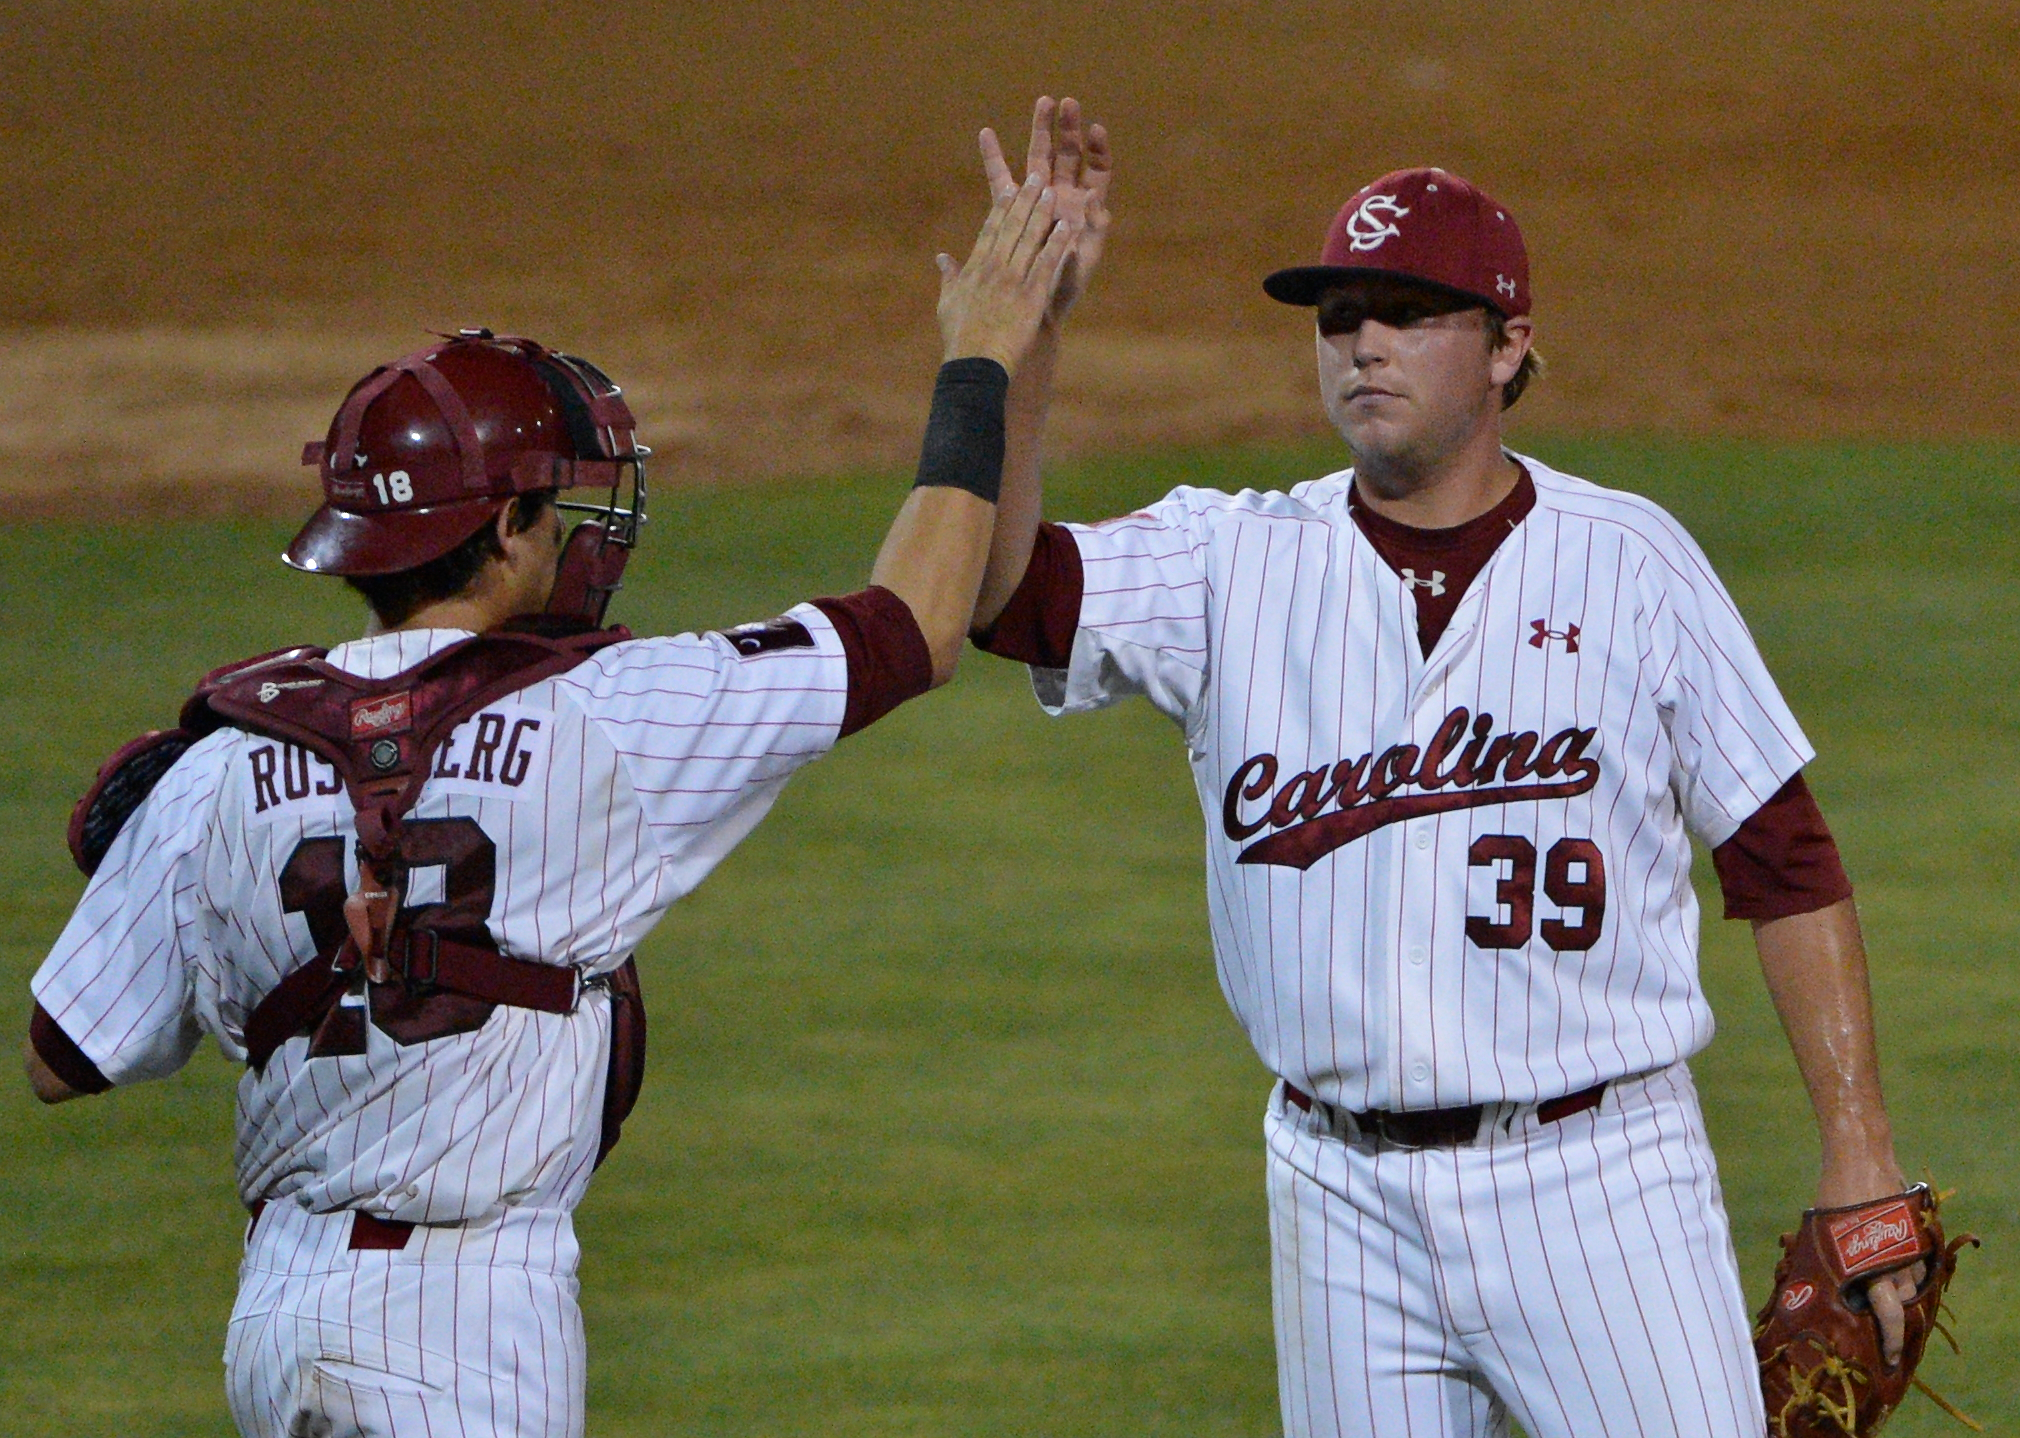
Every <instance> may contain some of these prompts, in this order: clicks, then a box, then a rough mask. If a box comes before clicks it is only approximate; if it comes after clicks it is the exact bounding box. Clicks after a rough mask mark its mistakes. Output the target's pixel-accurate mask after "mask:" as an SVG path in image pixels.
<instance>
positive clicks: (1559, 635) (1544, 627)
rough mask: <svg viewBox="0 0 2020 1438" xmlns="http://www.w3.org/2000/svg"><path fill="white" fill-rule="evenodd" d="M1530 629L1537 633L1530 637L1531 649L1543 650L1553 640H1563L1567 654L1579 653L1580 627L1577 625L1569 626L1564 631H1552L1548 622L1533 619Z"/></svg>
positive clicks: (1530, 622)
mask: <svg viewBox="0 0 2020 1438" xmlns="http://www.w3.org/2000/svg"><path fill="white" fill-rule="evenodd" d="M1529 627H1530V628H1531V629H1533V630H1535V631H1536V632H1535V633H1534V634H1531V635H1530V636H1529V647H1530V648H1531V649H1541V648H1542V647H1543V646H1544V645H1545V644H1547V643H1549V642H1550V641H1551V640H1552V639H1562V640H1563V641H1564V652H1565V653H1566V654H1576V653H1577V652H1578V626H1577V625H1576V624H1567V625H1565V626H1564V627H1563V628H1562V629H1552V628H1551V627H1550V625H1549V622H1548V621H1547V620H1542V619H1532V620H1530V621H1529Z"/></svg>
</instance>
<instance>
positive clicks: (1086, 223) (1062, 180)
mask: <svg viewBox="0 0 2020 1438" xmlns="http://www.w3.org/2000/svg"><path fill="white" fill-rule="evenodd" d="M981 138H982V172H983V174H984V175H985V176H986V177H987V179H988V182H989V193H990V196H991V197H992V198H994V199H996V200H1001V199H1003V198H1004V197H1005V196H1008V195H1015V194H1016V192H1017V181H1016V179H1015V178H1014V177H1013V176H1012V175H1011V173H1010V163H1009V161H1008V160H1006V159H1004V157H1003V145H1002V142H1001V141H999V140H998V139H997V138H996V132H995V131H994V130H988V129H985V130H983V131H982V137H981ZM1114 171H1115V160H1114V156H1113V154H1112V153H1111V152H1110V150H1109V148H1108V129H1107V127H1106V126H1103V125H1088V124H1086V123H1085V122H1084V121H1083V119H1082V116H1081V113H1080V102H1079V101H1078V100H1075V99H1073V98H1072V97H1071V96H1068V97H1067V98H1066V99H1064V100H1058V101H1055V100H1054V99H1053V98H1052V97H1051V96H1050V95H1041V96H1039V97H1038V103H1037V104H1036V105H1034V106H1032V109H1031V141H1030V144H1029V145H1028V146H1027V147H1026V149H1025V153H1024V173H1025V176H1026V180H1027V183H1028V181H1029V179H1030V178H1031V177H1033V176H1035V177H1037V178H1038V179H1039V181H1040V182H1041V183H1043V184H1046V185H1049V186H1051V189H1052V196H1053V212H1054V213H1055V214H1056V215H1057V216H1058V217H1059V218H1060V219H1062V220H1067V221H1071V222H1073V223H1075V224H1077V225H1079V227H1080V229H1079V234H1078V237H1077V238H1076V239H1075V241H1074V245H1073V253H1072V255H1071V257H1070V258H1069V259H1068V261H1067V265H1066V269H1065V272H1064V273H1063V274H1062V275H1061V276H1060V279H1059V286H1058V288H1057V289H1055V290H1054V291H1053V293H1052V304H1051V307H1050V308H1049V309H1048V310H1047V311H1046V314H1045V318H1046V321H1047V322H1048V323H1050V324H1054V325H1056V324H1058V323H1059V322H1060V321H1061V320H1063V319H1065V318H1066V312H1067V311H1068V310H1069V309H1071V308H1072V307H1073V302H1074V301H1075V300H1077V299H1079V298H1080V296H1081V294H1082V293H1084V292H1085V290H1086V288H1087V280H1088V277H1089V276H1090V275H1092V274H1093V273H1094V267H1095V266H1096V265H1097V264H1099V263H1100V261H1101V247H1102V245H1103V244H1104V243H1105V242H1106V240H1107V238H1108V225H1109V213H1108V183H1109V180H1110V179H1111V178H1112V176H1113V175H1114Z"/></svg>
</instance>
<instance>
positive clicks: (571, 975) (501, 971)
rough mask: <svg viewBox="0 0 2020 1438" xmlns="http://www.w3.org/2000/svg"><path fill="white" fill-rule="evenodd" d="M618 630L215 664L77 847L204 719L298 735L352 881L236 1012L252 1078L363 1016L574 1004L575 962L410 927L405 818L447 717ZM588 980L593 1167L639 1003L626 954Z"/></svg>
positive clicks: (394, 1029) (411, 1035)
mask: <svg viewBox="0 0 2020 1438" xmlns="http://www.w3.org/2000/svg"><path fill="white" fill-rule="evenodd" d="M628 638H630V634H629V632H628V631H627V630H625V629H623V628H622V627H617V628H612V629H601V630H593V631H590V632H586V633H567V634H551V633H537V632H530V631H529V632H518V631H514V630H509V629H508V630H495V631H492V632H490V633H487V634H482V635H478V636H475V637H473V638H470V639H466V640H463V641H461V642H460V643H457V644H452V645H450V646H449V647H448V648H446V649H442V650H439V651H437V652H436V653H435V654H433V655H430V656H429V657H428V658H427V659H425V660H423V661H422V662H421V663H419V664H417V665H415V666H414V667H413V668H411V669H407V670H405V671H403V672H401V673H399V674H396V675H393V676H391V677H390V678H386V679H364V678H361V677H359V676H358V675H355V674H349V673H346V672H345V671H343V670H341V669H338V668H336V667H335V666H333V665H331V664H329V663H328V662H326V660H325V659H324V651H322V650H320V649H288V650H282V651H279V652H277V653H274V654H269V655H264V656H261V657H260V658H257V659H253V660H250V661H247V662H245V663H243V664H238V665H232V666H228V667H227V668H224V669H220V670H217V671H215V672H213V673H212V674H210V675H208V676H207V677H206V678H205V679H204V680H203V682H202V683H201V684H200V685H199V686H198V688H197V690H196V692H195V694H193V695H192V696H191V697H190V699H189V701H188V703H186V704H185V705H184V706H183V710H182V718H181V724H180V726H179V727H178V728H177V729H174V730H171V731H168V732H167V733H166V734H159V735H151V736H148V737H147V738H146V739H143V740H136V741H135V742H134V743H133V744H130V745H128V746H126V748H124V749H122V750H120V751H119V753H118V754H115V755H114V756H113V759H112V760H110V761H108V763H107V765H106V766H105V768H104V769H103V770H101V771H100V774H99V779H98V782H97V783H96V784H95V785H94V786H93V788H92V791H91V792H90V793H89V794H87V795H86V796H85V798H84V799H83V800H82V801H81V802H80V803H79V804H78V807H77V812H76V813H75V814H74V815H73V816H72V821H71V847H72V850H73V853H74V854H76V856H77V858H78V862H79V866H80V867H83V868H85V870H86V872H87V873H88V872H91V870H93V869H95V868H96V867H97V865H98V862H99V861H100V860H102V859H103V857H104V854H105V850H106V849H107V848H109V847H110V845H111V843H112V840H113V839H114V838H116V837H117V834H118V829H119V827H120V825H121V824H123V823H124V821H125V819H126V817H127V816H128V815H130V814H131V813H132V811H133V809H134V808H137V807H138V806H139V804H140V802H141V801H142V800H144V799H145V798H146V796H147V793H148V792H149V791H150V790H152V788H153V786H154V784H155V782H157V781H158V780H159V779H160V778H161V776H162V775H163V774H164V773H165V772H166V771H167V769H168V767H169V766H170V765H171V764H172V763H173V762H174V759H175V758H176V757H179V756H180V754H181V753H182V752H183V750H185V749H187V748H188V747H189V745H190V744H193V743H195V742H196V741H197V740H198V739H201V738H202V737H203V736H204V735H206V734H208V733H211V732H212V731H214V730H216V729H219V728H223V727H227V726H229V727H233V728H238V729H243V730H246V731H248V732H251V733H254V734H260V735H263V736H266V737H268V738H273V739H278V740H280V741H282V742H284V743H290V744H297V745H300V746H301V747H303V748H305V749H308V750H310V751H312V752H313V753H315V754H318V755H320V756H321V757H322V758H323V759H324V760H326V761H327V762H328V763H329V764H330V765H331V766H332V767H333V768H334V769H335V770H336V772H337V774H338V776H339V777H340V778H341V779H342V781H343V783H344V787H345V789H346V791H347V792H348V793H349V794H350V797H351V802H352V804H353V805H354V806H355V808H356V810H357V835H358V837H357V860H358V884H357V887H356V888H355V889H354V890H352V892H351V894H350V895H349V897H347V898H346V899H345V900H344V905H343V920H344V924H343V931H342V934H341V939H340V941H339V942H336V943H334V944H329V943H325V944H323V945H322V946H320V947H319V950H318V952H317V954H316V955H315V957H313V958H312V959H310V960H309V961H308V962H307V963H305V964H303V965H301V966H300V967H299V968H297V969H295V970H293V971H292V972H290V973H289V974H288V975H287V976H286V977H285V978H283V979H282V980H281V982H280V983H279V984H278V985H276V986H275V987H274V988H273V989H272V990H271V991H270V992H269V993H268V994H267V995H266V996H265V997H264V998H263V999H261V1000H260V1002H259V1004H258V1005H257V1006H255V1008H254V1009H253V1011H252V1013H251V1014H250V1015H248V1017H247V1019H246V1024H245V1045H246V1061H247V1063H248V1064H249V1065H250V1066H251V1067H252V1068H253V1069H254V1070H255V1071H259V1070H264V1068H265V1067H266V1064H267V1062H268V1060H270V1059H271V1058H272V1057H273V1055H274V1053H275V1052H276V1051H277V1050H278V1049H279V1048H280V1047H281V1045H283V1044H285V1043H286V1042H287V1041H288V1040H289V1039H291V1038H295V1037H297V1036H299V1035H303V1034H307V1035H309V1037H310V1046H309V1052H310V1053H311V1055H315V1056H323V1055H336V1054H346V1053H363V1052H364V1051H365V1029H366V1025H367V1024H368V1023H369V1022H371V1020H372V1019H375V1018H376V1019H380V1020H381V1021H382V1026H383V1027H386V1028H387V1030H388V1032H390V1033H392V1034H393V1036H394V1037H395V1038H396V1039H398V1040H399V1041H401V1042H418V1041H420V1040H422V1039H425V1038H431V1037H439V1036H441V1035H443V1034H447V1033H456V1032H464V1031H467V1030H469V1029H472V1028H475V1027H478V1026H480V1025H481V1024H482V1022H483V1021H484V1019H485V1018H486V1017H488V1016H489V1014H490V1012H491V1007H492V1006H493V1005H496V1004H506V1005H509V1006H512V1007H516V1008H525V1009H535V1010H538V1011H540V1012H543V1013H557V1014H565V1013H570V1012H573V1010H574V1008H575V1006H576V1004H577V1002H578V1001H579V1000H580V998H581V994H582V990H583V988H584V986H585V985H584V983H583V980H582V976H581V971H580V970H579V969H576V968H574V967H570V966H562V965H556V964H542V963H532V962H528V961H526V960H523V959H514V958H510V957H508V956H506V955H504V954H501V953H500V952H498V949H497V946H496V944H495V943H494V942H492V940H491V938H490V935H489V933H488V932H486V931H484V930H483V928H482V926H481V922H480V924H479V925H478V926H477V927H475V928H472V927H470V926H469V925H468V924H466V925H465V926H464V927H463V928H462V929H461V930H460V931H458V932H454V933H443V932H438V931H437V929H436V928H435V927H433V925H432V924H426V925H423V926H416V925H414V924H412V923H410V922H408V921H407V919H406V918H405V917H404V916H403V914H402V908H401V905H402V900H403V897H404V894H405V890H406V884H407V875H408V869H409V866H410V862H411V859H410V855H409V853H408V850H407V847H406V845H405V843H404V841H405V840H406V838H407V833H406V829H405V826H404V821H405V819H406V816H407V814H408V813H409V812H410V811H411V810H412V809H413V807H414V805H415V803H416V802H417V801H418V800H419V799H420V796H421V788H422V785H423V784H424V783H425V782H426V780H427V777H428V773H429V771H430V769H431V768H432V767H433V765H434V762H435V756H436V753H437V751H438V750H439V749H440V748H441V746H442V744H443V742H444V741H445V740H447V738H448V737H449V734H450V733H451V731H453V730H454V729H455V728H456V726H457V725H458V724H461V723H462V722H463V721H464V720H466V719H468V718H469V717H470V716H471V715H473V714H475V713H476V712H477V711H478V710H480V709H482V708H483V707H484V706H485V705H487V704H491V703H494V702H496V701H498V700H500V699H503V698H504V697H506V696H507V695H509V694H513V693H516V692H517V691H519V690H521V689H524V688H526V687H527V686H529V685H531V684H535V683H538V682H539V681H540V680H542V679H547V678H551V677H552V676H554V675H556V674H561V673H565V672H566V671H568V670H570V669H573V668H575V667H576V666H577V665H579V664H581V663H582V662H583V661H584V660H585V659H587V658H588V657H589V656H590V655H591V654H593V653H595V652H596V651H597V650H599V649H602V648H604V647H606V646H608V645H610V644H614V643H617V642H618V641H620V640H623V639H628ZM87 861H88V862H87ZM589 984H590V986H593V987H602V988H607V989H608V990H609V992H610V997H611V1007H612V1019H613V1033H612V1042H611V1055H610V1057H611V1062H610V1072H609V1074H608V1078H607V1083H606V1087H605V1095H604V1124H603V1140H602V1144H601V1146H600V1148H599V1150H598V1153H597V1162H598V1163H601V1162H602V1161H603V1158H604V1156H605V1155H606V1154H607V1153H609V1151H610V1149H611V1148H612V1147H613V1146H614V1145H615V1144H616V1141H617V1131H618V1128H619V1126H620V1125H622V1123H623V1121H624V1119H625V1117H626V1115H628V1114H629V1113H630V1111H631V1108H632V1106H633V1104H635V1103H636V1102H637V1098H638V1092H639V1088H640V1085H641V1083H642V1081H643V1076H644V1062H645V1007H644V1000H643V997H642V995H641V993H640V990H639V985H638V974H637V967H636V965H635V963H634V962H633V961H631V960H626V961H625V963H624V964H623V965H622V966H621V967H620V968H619V969H618V970H617V971H615V972H614V973H612V974H610V975H606V976H602V977H599V978H597V979H594V980H591V981H589Z"/></svg>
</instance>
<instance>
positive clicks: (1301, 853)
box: [1221, 708, 1599, 869]
mask: <svg viewBox="0 0 2020 1438" xmlns="http://www.w3.org/2000/svg"><path fill="white" fill-rule="evenodd" d="M1598 733H1599V731H1598V730H1597V729H1577V728H1569V729H1560V730H1558V731H1557V732H1556V733H1555V734H1552V735H1551V736H1550V737H1549V738H1548V739H1541V738H1540V736H1539V735H1538V734H1537V733H1536V732H1534V731H1533V730H1532V731H1527V732H1523V733H1507V734H1496V733H1494V716H1493V715H1492V714H1481V715H1479V716H1478V717H1475V716H1474V715H1473V714H1472V713H1471V712H1470V711H1468V710H1466V709H1464V708H1458V709H1454V710H1453V711H1452V712H1451V713H1449V714H1447V715H1446V716H1445V718H1444V721H1443V722H1442V723H1440V724H1439V725H1438V730H1437V732H1436V733H1435V734H1433V735H1432V736H1431V741H1430V743H1428V744H1426V745H1424V747H1423V748H1422V749H1421V750H1419V748H1418V747H1417V746H1416V745H1415V744H1395V745H1391V746H1390V747H1389V748H1387V749H1385V750H1383V751H1382V752H1381V753H1380V754H1379V755H1377V754H1374V753H1368V754H1363V755H1361V756H1360V757H1359V758H1357V759H1342V760H1340V761H1339V762H1338V763H1336V764H1330V765H1327V766H1325V767H1323V768H1319V769H1307V770H1303V771H1301V772H1299V773H1296V774H1293V775H1291V776H1290V777H1289V778H1287V779H1285V780H1284V781H1283V782H1282V783H1281V784H1279V783H1278V782H1277V778H1278V774H1279V772H1280V765H1279V764H1278V762H1277V756H1276V755H1274V754H1256V755H1252V756H1251V757H1249V758H1248V759H1245V760H1243V761H1242V763H1241V766H1240V767H1239V768H1237V769H1236V770H1235V771H1234V774H1233V776H1232V777H1231V778H1230V779H1229V780H1228V782H1227V791H1226V793H1225V794H1224V795H1223V796H1222V799H1221V828H1222V829H1223V830H1224V831H1225V832H1226V834H1227V836H1228V838H1230V839H1232V840H1234V841H1235V842H1236V843H1242V842H1245V841H1246V840H1249V839H1252V838H1254V837H1255V836H1256V835H1257V834H1260V833H1262V832H1263V830H1265V829H1274V830H1276V831H1277V832H1275V833H1273V834H1271V835H1270V836H1269V837H1268V838H1265V839H1261V840H1259V841H1257V842H1256V843H1253V844H1250V845H1249V846H1248V847H1247V848H1246V849H1243V850H1242V851H1241V853H1240V854H1239V855H1237V856H1236V858H1235V862H1236V863H1238V864H1276V865H1280V866H1283V867H1285V868H1291V869H1308V868H1310V867H1311V866H1312V865H1313V864H1315V863H1317V862H1318V861H1319V860H1320V859H1322V858H1324V857H1325V856H1326V855H1327V854H1330V853H1331V852H1332V851H1333V850H1335V849H1337V848H1339V847H1340V846H1341V845H1343V844H1350V843H1352V842H1353V841H1354V840H1356V839H1359V838H1362V837H1363V836H1365V835H1368V834H1372V833H1373V832H1374V831H1375V830H1377V829H1379V828H1381V827H1382V826H1383V825H1385V824H1395V823H1400V822H1402V821H1403V820H1405V819H1417V818H1421V817H1423V816H1424V815H1426V814H1444V813H1449V812H1451V811H1452V810H1455V809H1478V808H1483V807H1485V806H1487V805H1490V804H1514V803H1519V802H1521V801H1523V800H1529V799H1568V798H1570V797H1571V796H1572V795H1574V794H1583V793H1585V792H1586V791H1587V790H1589V789H1590V788H1592V786H1593V785H1594V784H1597V783H1598V782H1599V761H1598V760H1597V759H1596V758H1594V757H1592V756H1591V755H1590V754H1588V753H1587V752H1586V751H1587V750H1589V749H1590V748H1592V745H1593V740H1594V739H1595V738H1596V737H1597V736H1598ZM1539 739H1540V742H1539ZM1461 741H1463V743H1462V742H1461ZM1455 749H1456V750H1457V751H1458V753H1457V756H1456V757H1454V755H1453V751H1454V750H1455ZM1497 781H1499V782H1497ZM1265 796H1268V803H1267V805H1263V799H1264V797H1265ZM1249 805H1255V806H1262V807H1261V811H1260V812H1259V813H1257V812H1256V810H1255V809H1253V808H1250V809H1248V810H1247V812H1249V813H1254V814H1255V815H1256V816H1255V817H1254V818H1252V819H1250V818H1244V817H1243V814H1244V806H1249Z"/></svg>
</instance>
